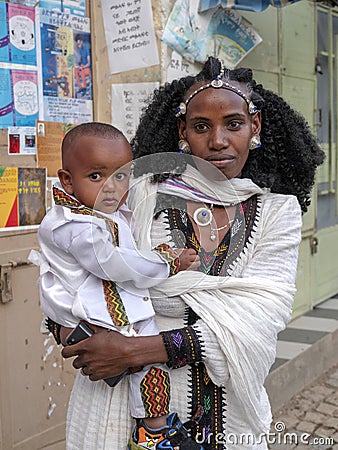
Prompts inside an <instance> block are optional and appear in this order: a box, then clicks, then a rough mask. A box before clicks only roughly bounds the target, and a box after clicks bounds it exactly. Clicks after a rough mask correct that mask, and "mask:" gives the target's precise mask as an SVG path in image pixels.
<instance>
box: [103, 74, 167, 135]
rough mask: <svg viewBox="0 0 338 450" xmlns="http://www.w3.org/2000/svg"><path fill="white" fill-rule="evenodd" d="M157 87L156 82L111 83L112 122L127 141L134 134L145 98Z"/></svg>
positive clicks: (145, 101)
mask: <svg viewBox="0 0 338 450" xmlns="http://www.w3.org/2000/svg"><path fill="white" fill-rule="evenodd" d="M158 87H159V83H158V82H153V83H124V84H113V85H112V90H111V93H112V96H111V105H112V110H111V115H112V123H113V124H114V126H116V127H117V128H119V129H120V130H121V131H122V132H123V133H124V135H125V136H126V138H127V139H128V140H129V141H130V140H131V138H133V137H134V135H135V132H136V127H137V125H138V123H139V119H140V116H141V113H142V109H143V108H144V107H145V106H146V104H147V99H148V98H149V97H150V95H151V94H152V93H153V91H154V90H155V89H157V88H158Z"/></svg>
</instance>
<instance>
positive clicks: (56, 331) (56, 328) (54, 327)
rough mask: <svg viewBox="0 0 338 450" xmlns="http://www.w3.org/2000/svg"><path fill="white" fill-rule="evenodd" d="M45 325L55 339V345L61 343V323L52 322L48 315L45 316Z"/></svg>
mask: <svg viewBox="0 0 338 450" xmlns="http://www.w3.org/2000/svg"><path fill="white" fill-rule="evenodd" d="M46 327H47V328H48V330H49V331H50V332H51V333H52V335H53V336H54V339H55V342H56V343H57V345H59V344H61V337H60V330H61V325H60V324H58V323H56V322H54V320H52V319H50V318H49V317H47V319H46Z"/></svg>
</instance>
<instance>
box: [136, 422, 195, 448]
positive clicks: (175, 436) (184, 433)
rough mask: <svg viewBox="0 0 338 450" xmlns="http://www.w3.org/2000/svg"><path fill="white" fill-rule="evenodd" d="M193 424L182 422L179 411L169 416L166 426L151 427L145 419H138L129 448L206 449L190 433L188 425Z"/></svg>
mask: <svg viewBox="0 0 338 450" xmlns="http://www.w3.org/2000/svg"><path fill="white" fill-rule="evenodd" d="M187 424H189V425H191V424H192V421H188V422H186V423H185V424H182V422H181V421H180V419H179V418H178V415H177V413H172V414H170V415H169V416H168V417H167V425H166V426H165V427H161V428H156V429H150V428H149V427H147V425H146V424H145V423H144V420H143V419H138V421H137V424H136V427H135V429H134V431H133V434H132V436H131V438H130V439H129V443H128V450H144V449H148V450H161V449H163V450H164V449H167V450H204V448H203V447H202V446H201V445H200V444H198V443H197V442H196V441H194V440H193V439H192V438H191V437H190V436H189V434H188V429H187V428H186V425H187Z"/></svg>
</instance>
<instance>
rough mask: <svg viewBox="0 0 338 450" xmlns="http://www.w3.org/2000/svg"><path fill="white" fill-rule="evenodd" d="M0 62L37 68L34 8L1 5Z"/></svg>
mask: <svg viewBox="0 0 338 450" xmlns="http://www.w3.org/2000/svg"><path fill="white" fill-rule="evenodd" d="M0 62H5V63H15V64H25V65H31V66H36V42H35V9H34V8H29V7H27V6H20V5H14V4H8V3H4V2H1V3H0Z"/></svg>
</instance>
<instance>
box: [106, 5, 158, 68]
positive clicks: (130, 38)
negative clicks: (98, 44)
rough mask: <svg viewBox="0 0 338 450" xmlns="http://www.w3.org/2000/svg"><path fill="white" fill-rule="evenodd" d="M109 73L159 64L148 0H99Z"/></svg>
mask: <svg viewBox="0 0 338 450" xmlns="http://www.w3.org/2000/svg"><path fill="white" fill-rule="evenodd" d="M101 3H102V13H103V20H104V31H105V33H106V42H107V47H108V56H109V63H110V71H111V73H118V72H124V71H127V70H132V69H140V68H143V67H148V66H153V65H156V64H159V56H158V49H157V45H156V38H155V31H154V23H153V14H152V9H151V0H130V1H127V2H117V1H116V0H102V1H101Z"/></svg>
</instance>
